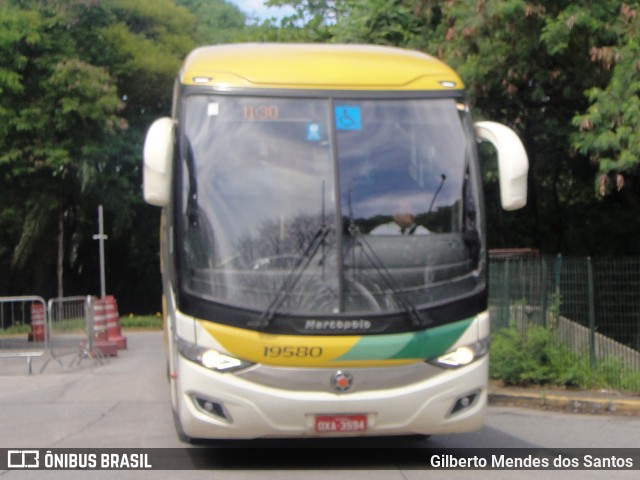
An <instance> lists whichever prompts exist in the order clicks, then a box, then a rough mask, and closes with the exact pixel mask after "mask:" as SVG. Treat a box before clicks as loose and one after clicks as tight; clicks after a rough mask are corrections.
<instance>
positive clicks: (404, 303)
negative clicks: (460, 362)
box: [349, 224, 431, 327]
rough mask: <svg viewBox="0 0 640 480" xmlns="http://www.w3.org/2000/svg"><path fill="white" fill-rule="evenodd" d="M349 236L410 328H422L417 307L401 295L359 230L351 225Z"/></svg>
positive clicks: (392, 277)
mask: <svg viewBox="0 0 640 480" xmlns="http://www.w3.org/2000/svg"><path fill="white" fill-rule="evenodd" d="M349 234H350V235H351V237H352V238H353V242H354V245H353V247H352V248H356V246H359V247H360V248H361V250H362V253H363V254H364V256H365V257H366V258H367V260H368V261H369V263H370V264H371V265H372V266H373V268H374V270H375V272H376V273H377V274H378V276H379V277H380V278H381V279H382V281H383V282H384V284H385V285H386V287H387V289H388V290H389V292H391V295H392V296H393V299H394V300H395V302H396V303H397V304H398V305H399V306H400V307H401V308H402V310H403V311H404V313H405V314H406V318H407V320H408V322H409V325H410V326H411V327H421V326H424V323H425V322H424V321H423V319H422V317H421V316H420V312H419V311H418V309H417V307H416V306H415V304H414V303H413V302H412V301H411V299H409V298H407V296H406V295H405V294H404V293H403V291H402V288H401V287H400V285H398V282H397V281H396V279H395V278H394V276H393V275H392V274H391V272H390V271H389V269H388V268H387V267H386V266H385V265H384V262H382V260H380V258H379V257H378V255H376V252H375V250H374V249H373V248H372V247H371V245H369V242H367V240H366V239H365V237H364V235H363V234H362V232H360V229H359V228H358V227H357V226H356V225H354V224H351V225H350V226H349ZM427 320H428V319H427ZM430 323H431V322H430V321H427V325H428V324H430Z"/></svg>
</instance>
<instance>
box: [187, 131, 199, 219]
mask: <svg viewBox="0 0 640 480" xmlns="http://www.w3.org/2000/svg"><path fill="white" fill-rule="evenodd" d="M185 141H186V142H187V155H186V157H185V163H186V164H187V176H188V178H189V192H188V195H187V209H186V215H187V222H188V225H189V227H192V228H198V226H199V221H198V219H199V216H200V213H199V207H198V182H197V179H196V166H195V159H194V155H193V147H192V146H191V142H190V141H189V139H187V138H185Z"/></svg>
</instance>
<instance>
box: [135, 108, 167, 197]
mask: <svg viewBox="0 0 640 480" xmlns="http://www.w3.org/2000/svg"><path fill="white" fill-rule="evenodd" d="M173 125H174V122H173V120H172V119H171V118H168V117H163V118H159V119H158V120H156V121H155V122H153V123H152V124H151V127H150V128H149V131H148V132H147V137H146V139H145V141H144V153H143V159H144V165H143V170H142V177H143V193H144V200H145V202H147V203H150V204H151V205H156V206H158V207H165V206H167V205H168V204H169V194H170V193H171V172H172V159H173Z"/></svg>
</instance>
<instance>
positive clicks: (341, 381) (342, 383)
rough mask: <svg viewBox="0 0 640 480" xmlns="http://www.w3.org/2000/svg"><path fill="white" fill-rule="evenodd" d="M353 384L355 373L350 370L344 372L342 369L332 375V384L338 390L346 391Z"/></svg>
mask: <svg viewBox="0 0 640 480" xmlns="http://www.w3.org/2000/svg"><path fill="white" fill-rule="evenodd" d="M352 385H353V375H351V374H350V373H349V372H343V371H342V370H338V371H337V372H336V373H334V374H333V377H331V386H333V388H335V389H336V390H337V391H338V392H346V391H347V390H349V389H350V388H351V386H352Z"/></svg>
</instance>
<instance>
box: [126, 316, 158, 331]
mask: <svg viewBox="0 0 640 480" xmlns="http://www.w3.org/2000/svg"><path fill="white" fill-rule="evenodd" d="M120 326H121V327H122V328H130V329H148V330H160V329H162V317H161V316H160V315H129V316H126V317H121V318H120Z"/></svg>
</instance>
